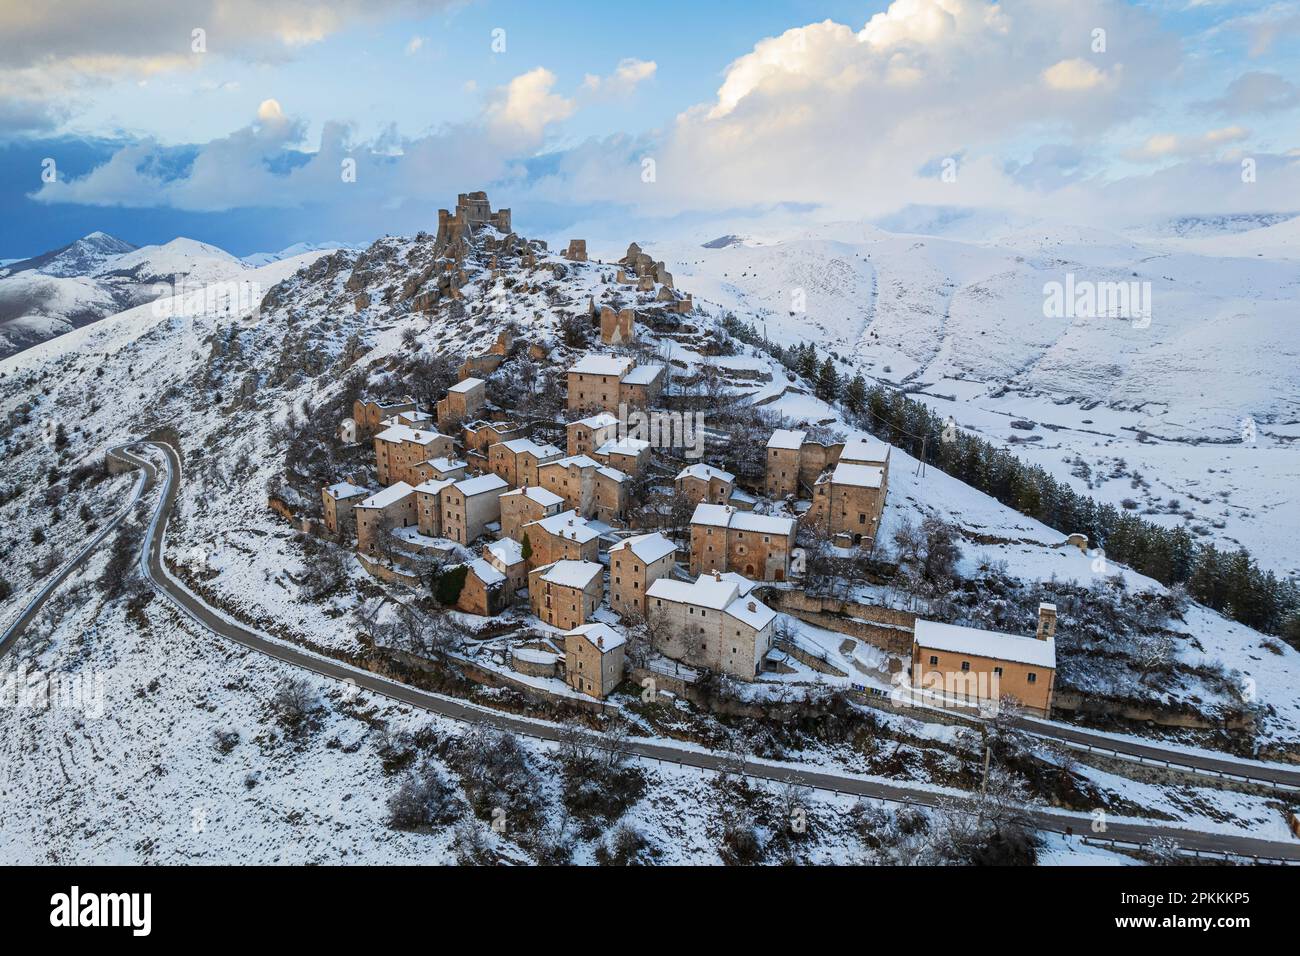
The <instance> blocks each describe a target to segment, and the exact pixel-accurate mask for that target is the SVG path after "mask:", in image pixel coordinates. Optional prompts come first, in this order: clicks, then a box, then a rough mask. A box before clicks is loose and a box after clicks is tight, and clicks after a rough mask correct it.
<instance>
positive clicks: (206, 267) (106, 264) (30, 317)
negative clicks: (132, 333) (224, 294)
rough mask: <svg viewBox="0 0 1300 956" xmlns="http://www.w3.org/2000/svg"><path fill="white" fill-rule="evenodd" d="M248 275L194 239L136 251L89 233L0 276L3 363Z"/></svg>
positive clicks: (239, 265)
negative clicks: (144, 307)
mask: <svg viewBox="0 0 1300 956" xmlns="http://www.w3.org/2000/svg"><path fill="white" fill-rule="evenodd" d="M249 268H250V266H249V264H247V263H245V262H243V261H242V260H240V259H237V258H235V257H234V256H232V255H230V254H229V253H228V252H225V251H224V250H222V249H219V248H217V247H216V246H212V245H208V244H207V243H202V242H196V241H194V240H192V239H184V238H179V239H173V240H172V241H171V242H167V243H164V244H162V245H155V246H142V247H140V248H138V249H137V248H135V247H134V246H132V245H130V244H129V243H126V242H122V241H121V240H120V239H115V238H114V237H112V236H108V235H106V234H104V233H102V232H93V233H91V234H90V235H88V236H86V237H85V238H83V239H79V240H77V241H76V242H74V243H71V244H69V245H67V246H64V247H62V248H61V249H56V250H54V251H52V252H49V253H45V254H43V255H40V256H36V257H34V258H31V259H25V260H22V261H20V262H14V263H11V264H9V265H8V266H7V267H5V268H2V269H0V356H5V355H11V354H13V353H15V352H18V351H21V350H22V349H25V348H29V347H30V346H32V345H35V344H37V343H39V342H43V341H45V340H47V339H50V338H53V337H54V336H58V335H63V334H64V333H66V332H68V331H69V330H71V329H74V328H79V327H81V326H83V325H87V324H89V323H91V322H97V321H99V320H100V319H102V318H104V317H105V316H108V315H112V314H114V313H116V312H120V311H122V310H123V309H129V308H131V307H133V306H136V305H139V304H141V303H144V302H151V301H153V300H154V299H157V298H159V297H160V296H164V295H166V296H171V295H175V294H183V293H184V292H185V290H186V289H191V290H193V289H198V288H202V287H204V286H208V285H210V284H212V283H214V282H223V281H229V280H234V279H236V278H241V277H242V274H243V273H244V272H245V271H247V270H248V269H249Z"/></svg>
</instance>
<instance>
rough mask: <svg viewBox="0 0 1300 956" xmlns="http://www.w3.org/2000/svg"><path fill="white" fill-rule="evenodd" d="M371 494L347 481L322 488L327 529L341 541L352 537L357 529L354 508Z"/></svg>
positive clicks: (323, 510) (321, 494)
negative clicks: (353, 513)
mask: <svg viewBox="0 0 1300 956" xmlns="http://www.w3.org/2000/svg"><path fill="white" fill-rule="evenodd" d="M370 494H371V492H370V491H369V490H368V489H366V488H362V487H361V486H360V485H354V484H352V483H351V482H347V481H337V482H335V483H334V484H332V485H328V486H327V487H325V488H322V489H321V490H320V496H321V510H322V512H323V513H324V517H325V529H326V530H327V531H329V533H330V534H332V535H334V536H335V537H336V538H339V539H342V538H345V537H347V536H349V535H351V534H352V533H353V531H354V530H355V528H356V520H355V519H354V517H353V515H352V506H353V505H354V504H356V503H357V502H359V501H361V499H363V498H365V497H366V496H368V495H370Z"/></svg>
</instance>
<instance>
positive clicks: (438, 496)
mask: <svg viewBox="0 0 1300 956" xmlns="http://www.w3.org/2000/svg"><path fill="white" fill-rule="evenodd" d="M456 481H457V479H455V478H431V479H428V480H426V481H422V482H420V483H419V484H418V485H416V486H415V513H416V524H417V525H418V526H419V529H420V534H423V535H427V536H429V537H430V538H445V537H446V535H445V534H443V527H442V515H443V507H442V493H443V491H445V490H446V489H448V488H450V487H451V486H452V485H454V484H455V483H456Z"/></svg>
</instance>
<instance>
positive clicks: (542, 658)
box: [510, 647, 560, 664]
mask: <svg viewBox="0 0 1300 956" xmlns="http://www.w3.org/2000/svg"><path fill="white" fill-rule="evenodd" d="M510 656H511V657H512V658H514V659H515V660H517V661H528V662H530V663H533V664H554V663H555V662H556V661H558V660H559V659H560V655H559V654H556V653H555V652H554V651H543V650H541V649H540V648H536V647H512V648H510Z"/></svg>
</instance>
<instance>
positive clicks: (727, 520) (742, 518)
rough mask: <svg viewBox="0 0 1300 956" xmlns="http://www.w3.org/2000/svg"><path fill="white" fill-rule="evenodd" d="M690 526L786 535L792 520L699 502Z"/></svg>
mask: <svg viewBox="0 0 1300 956" xmlns="http://www.w3.org/2000/svg"><path fill="white" fill-rule="evenodd" d="M691 524H703V525H712V526H713V527H716V528H736V529H738V530H740V531H754V532H757V533H759V534H779V535H788V534H790V533H791V532H792V531H793V530H794V519H793V518H781V517H777V516H776V515H758V514H754V513H753V512H752V511H737V510H736V509H735V508H733V507H731V506H730V505H712V504H709V503H708V502H703V501H702V502H700V503H699V504H698V505H696V506H695V511H694V513H693V514H692V515H691Z"/></svg>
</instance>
